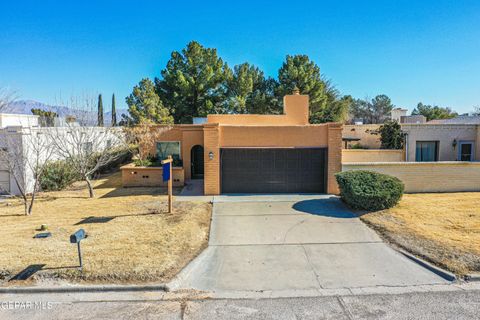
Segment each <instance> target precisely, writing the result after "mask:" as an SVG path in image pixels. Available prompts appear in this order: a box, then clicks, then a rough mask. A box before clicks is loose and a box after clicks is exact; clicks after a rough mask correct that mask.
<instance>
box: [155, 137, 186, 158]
mask: <svg viewBox="0 0 480 320" xmlns="http://www.w3.org/2000/svg"><path fill="white" fill-rule="evenodd" d="M169 155H171V156H172V158H173V159H174V160H180V159H181V156H180V141H159V142H157V157H158V159H159V160H163V159H166V158H167V156H169Z"/></svg>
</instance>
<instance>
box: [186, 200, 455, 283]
mask: <svg viewBox="0 0 480 320" xmlns="http://www.w3.org/2000/svg"><path fill="white" fill-rule="evenodd" d="M442 283H447V282H446V281H445V280H444V279H442V278H441V277H439V276H437V275H436V274H434V273H432V272H430V271H428V270H426V269H424V268H423V267H421V266H419V265H417V264H416V263H414V262H412V261H410V260H409V259H407V258H406V257H404V256H403V255H401V254H400V253H398V252H396V251H395V250H393V249H391V248H390V247H389V246H387V245H386V244H385V243H384V242H382V240H381V239H380V238H379V237H378V236H377V234H376V233H375V232H374V231H372V230H371V229H369V228H368V227H367V226H366V225H365V224H363V223H362V222H361V221H360V219H359V218H358V217H357V216H356V215H355V214H354V213H353V212H352V211H350V210H349V209H348V208H347V207H346V206H344V205H343V203H342V202H341V201H340V200H339V199H338V198H337V197H335V196H328V195H314V196H308V195H275V196H260V195H259V196H253V195H237V196H217V197H215V198H214V209H213V217H212V224H211V233H210V241H209V247H208V248H207V249H206V250H205V251H204V252H203V253H202V254H201V255H200V256H199V257H198V258H197V259H195V260H194V261H192V262H191V263H190V265H189V266H187V267H186V268H185V269H184V270H183V271H182V273H181V274H180V275H179V277H178V278H177V285H176V286H177V287H180V288H194V289H199V290H207V291H289V290H319V289H342V288H363V287H374V286H416V285H426V284H442Z"/></svg>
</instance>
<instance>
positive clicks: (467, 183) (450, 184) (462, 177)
mask: <svg viewBox="0 0 480 320" xmlns="http://www.w3.org/2000/svg"><path fill="white" fill-rule="evenodd" d="M342 170H343V171H349V170H372V171H376V172H380V173H385V174H388V175H391V176H395V177H397V178H399V179H400V180H402V181H403V183H404V184H405V192H412V193H415V192H462V191H480V162H456V161H448V162H374V163H344V164H343V168H342Z"/></svg>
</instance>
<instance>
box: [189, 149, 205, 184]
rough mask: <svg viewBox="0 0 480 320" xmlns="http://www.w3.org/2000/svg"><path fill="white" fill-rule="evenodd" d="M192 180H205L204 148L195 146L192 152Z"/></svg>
mask: <svg viewBox="0 0 480 320" xmlns="http://www.w3.org/2000/svg"><path fill="white" fill-rule="evenodd" d="M190 159H191V166H192V179H203V147H202V146H201V145H198V144H197V145H195V146H193V147H192V150H191V151H190Z"/></svg>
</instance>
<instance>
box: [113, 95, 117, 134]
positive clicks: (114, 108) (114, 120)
mask: <svg viewBox="0 0 480 320" xmlns="http://www.w3.org/2000/svg"><path fill="white" fill-rule="evenodd" d="M116 126H117V108H116V106H115V93H114V94H112V127H116Z"/></svg>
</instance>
